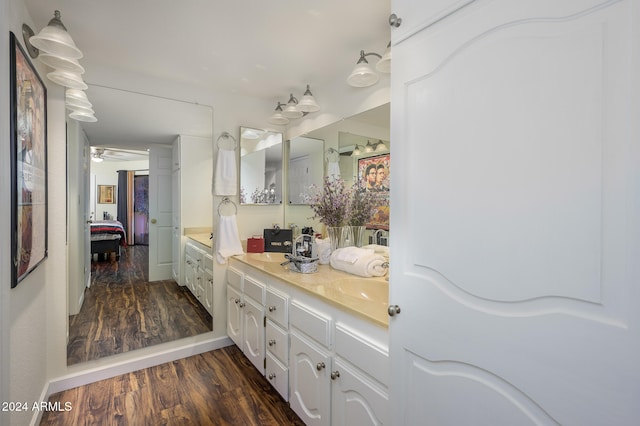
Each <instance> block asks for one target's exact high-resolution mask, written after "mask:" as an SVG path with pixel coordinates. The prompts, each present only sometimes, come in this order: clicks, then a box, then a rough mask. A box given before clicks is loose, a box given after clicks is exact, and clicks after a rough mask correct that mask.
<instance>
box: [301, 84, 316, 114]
mask: <svg viewBox="0 0 640 426" xmlns="http://www.w3.org/2000/svg"><path fill="white" fill-rule="evenodd" d="M298 109H299V110H300V111H302V112H303V113H305V112H316V111H320V106H319V105H318V103H317V102H316V99H315V98H314V97H313V94H312V93H311V90H310V89H309V85H308V84H307V90H306V91H305V92H304V95H303V96H302V99H300V102H298Z"/></svg>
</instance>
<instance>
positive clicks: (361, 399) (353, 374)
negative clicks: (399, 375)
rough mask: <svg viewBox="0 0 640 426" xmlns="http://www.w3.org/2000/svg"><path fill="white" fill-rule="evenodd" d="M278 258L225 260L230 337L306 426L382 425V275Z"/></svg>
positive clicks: (385, 365) (385, 418) (385, 359)
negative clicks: (294, 264)
mask: <svg viewBox="0 0 640 426" xmlns="http://www.w3.org/2000/svg"><path fill="white" fill-rule="evenodd" d="M284 261H285V258H284V255H283V254H282V253H247V254H245V255H240V256H234V257H232V258H230V259H229V266H228V268H227V332H228V334H229V337H230V338H231V339H232V340H233V341H234V342H235V344H236V345H237V346H238V347H239V348H240V349H241V350H242V351H243V353H244V354H245V356H247V358H248V359H250V360H251V362H252V363H253V364H254V366H255V367H256V368H257V369H258V370H259V371H260V372H261V373H262V374H264V375H265V377H267V379H268V380H269V382H270V383H271V384H272V385H273V386H274V388H275V389H276V390H277V391H278V392H279V393H280V395H282V397H283V398H284V399H285V400H287V401H289V403H290V405H291V408H292V409H293V410H294V411H295V412H296V413H297V414H298V416H300V418H301V419H302V420H303V421H304V422H305V423H306V424H307V425H318V426H320V425H352V424H357V425H367V424H388V423H389V381H390V377H389V374H390V364H389V356H388V346H389V342H388V314H387V306H388V299H389V296H388V291H389V285H388V282H387V281H386V280H385V278H382V277H380V278H360V277H357V276H354V275H350V274H347V273H344V272H341V271H337V270H335V269H332V268H331V267H330V266H329V265H319V266H318V272H317V273H312V274H300V273H296V272H292V271H289V270H288V269H286V268H285V267H283V266H281V265H280V264H281V263H282V262H284Z"/></svg>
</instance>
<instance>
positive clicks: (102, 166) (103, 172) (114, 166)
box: [89, 160, 149, 220]
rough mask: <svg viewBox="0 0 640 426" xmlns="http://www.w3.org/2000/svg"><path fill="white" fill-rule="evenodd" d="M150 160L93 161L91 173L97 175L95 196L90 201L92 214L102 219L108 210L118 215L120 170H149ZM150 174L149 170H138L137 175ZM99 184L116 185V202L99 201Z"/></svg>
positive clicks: (96, 218)
mask: <svg viewBox="0 0 640 426" xmlns="http://www.w3.org/2000/svg"><path fill="white" fill-rule="evenodd" d="M148 169H149V160H138V161H103V162H101V163H96V162H93V161H92V162H91V174H93V175H95V177H96V179H95V185H96V187H95V188H93V192H92V194H93V197H91V200H90V202H89V205H90V206H91V212H90V213H91V214H92V217H93V219H94V220H102V213H103V212H107V213H109V214H110V215H111V216H113V218H114V219H115V218H117V217H118V201H117V200H118V191H119V188H118V170H148ZM139 174H140V175H145V174H149V173H148V172H142V171H141V172H137V173H136V175H139ZM98 185H115V187H116V192H115V194H114V197H115V200H116V202H115V203H114V204H99V203H98V199H97V197H98Z"/></svg>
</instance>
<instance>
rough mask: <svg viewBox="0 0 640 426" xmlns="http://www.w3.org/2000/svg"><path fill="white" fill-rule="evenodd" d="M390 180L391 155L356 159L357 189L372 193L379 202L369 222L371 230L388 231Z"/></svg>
mask: <svg viewBox="0 0 640 426" xmlns="http://www.w3.org/2000/svg"><path fill="white" fill-rule="evenodd" d="M390 179H391V154H383V155H375V156H371V157H364V158H360V159H358V187H359V190H360V191H367V192H373V193H375V194H376V198H377V199H378V200H379V204H378V207H377V209H376V211H375V213H374V214H373V218H372V219H371V222H370V223H368V224H367V225H366V226H367V228H372V229H389V184H390Z"/></svg>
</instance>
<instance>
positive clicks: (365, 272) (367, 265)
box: [330, 249, 387, 278]
mask: <svg viewBox="0 0 640 426" xmlns="http://www.w3.org/2000/svg"><path fill="white" fill-rule="evenodd" d="M338 250H340V249H338ZM338 250H334V251H333V253H331V258H330V264H331V267H332V268H334V269H339V270H341V271H344V272H348V273H350V274H353V275H359V276H361V277H365V278H370V277H382V276H384V275H385V274H386V273H387V268H386V266H383V265H384V263H385V262H386V260H385V258H384V256H381V255H379V254H367V255H364V256H360V257H359V258H358V260H356V262H355V263H348V262H345V261H342V260H339V259H338V258H337V257H338V254H339V253H336V252H338Z"/></svg>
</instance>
